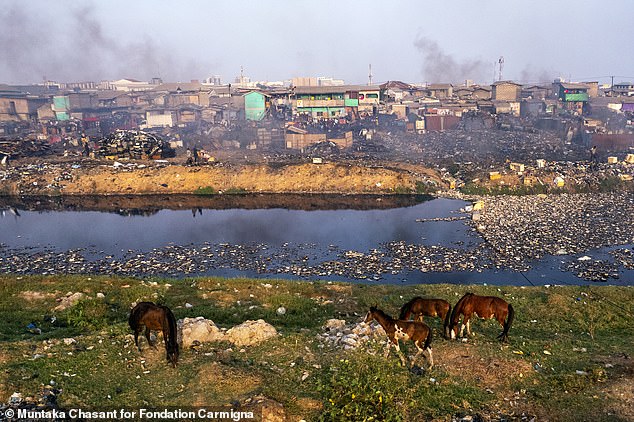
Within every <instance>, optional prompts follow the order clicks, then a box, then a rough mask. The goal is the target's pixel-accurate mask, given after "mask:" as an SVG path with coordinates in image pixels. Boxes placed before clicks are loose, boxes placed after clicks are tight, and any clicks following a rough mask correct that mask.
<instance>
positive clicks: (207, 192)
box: [194, 186, 218, 195]
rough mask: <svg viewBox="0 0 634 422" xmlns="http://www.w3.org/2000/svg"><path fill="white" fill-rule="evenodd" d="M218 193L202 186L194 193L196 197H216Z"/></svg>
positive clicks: (209, 187)
mask: <svg viewBox="0 0 634 422" xmlns="http://www.w3.org/2000/svg"><path fill="white" fill-rule="evenodd" d="M217 193H218V192H217V191H216V190H215V189H214V188H212V187H211V186H204V187H203V186H200V187H199V188H198V189H196V190H195V191H194V195H216V194H217Z"/></svg>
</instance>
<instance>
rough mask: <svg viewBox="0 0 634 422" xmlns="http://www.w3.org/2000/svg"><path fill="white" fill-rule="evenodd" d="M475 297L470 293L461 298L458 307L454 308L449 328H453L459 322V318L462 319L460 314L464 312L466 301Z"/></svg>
mask: <svg viewBox="0 0 634 422" xmlns="http://www.w3.org/2000/svg"><path fill="white" fill-rule="evenodd" d="M471 296H473V293H471V292H468V293H465V294H464V296H462V297H461V298H460V300H459V301H458V303H456V306H454V307H453V311H451V319H450V324H449V325H450V326H449V328H453V325H454V324H455V323H456V322H458V318H460V312H461V311H462V307H463V306H464V303H465V301H466V300H467V299H468V298H470V297H471Z"/></svg>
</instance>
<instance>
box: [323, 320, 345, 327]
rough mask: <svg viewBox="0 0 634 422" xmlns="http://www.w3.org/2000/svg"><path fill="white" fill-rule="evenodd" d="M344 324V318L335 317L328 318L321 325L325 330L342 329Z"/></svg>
mask: <svg viewBox="0 0 634 422" xmlns="http://www.w3.org/2000/svg"><path fill="white" fill-rule="evenodd" d="M345 326H346V321H345V320H343V319H336V318H332V319H329V320H328V321H326V322H325V323H324V325H323V327H324V328H325V329H327V330H342V329H343V328H344V327H345Z"/></svg>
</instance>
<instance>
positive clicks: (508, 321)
mask: <svg viewBox="0 0 634 422" xmlns="http://www.w3.org/2000/svg"><path fill="white" fill-rule="evenodd" d="M508 310H509V313H508V315H507V316H506V321H505V322H504V330H502V339H506V338H507V337H508V335H509V330H510V329H511V324H513V319H514V318H515V310H514V309H513V305H511V304H510V303H509V307H508Z"/></svg>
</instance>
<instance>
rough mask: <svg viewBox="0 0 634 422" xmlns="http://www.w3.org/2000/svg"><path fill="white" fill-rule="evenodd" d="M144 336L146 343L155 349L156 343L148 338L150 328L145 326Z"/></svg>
mask: <svg viewBox="0 0 634 422" xmlns="http://www.w3.org/2000/svg"><path fill="white" fill-rule="evenodd" d="M145 338H146V339H147V344H149V345H150V346H151V347H152V349H154V350H157V348H156V343H152V341H151V340H150V329H149V328H147V327H145Z"/></svg>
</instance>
